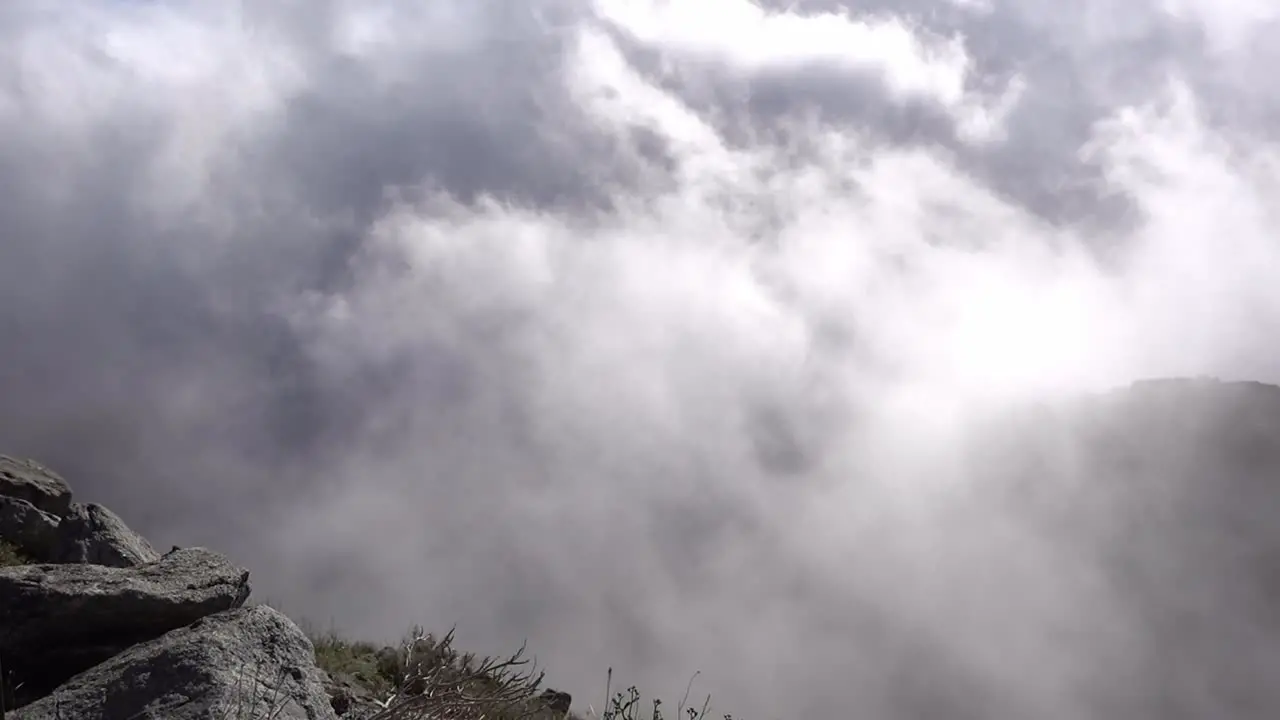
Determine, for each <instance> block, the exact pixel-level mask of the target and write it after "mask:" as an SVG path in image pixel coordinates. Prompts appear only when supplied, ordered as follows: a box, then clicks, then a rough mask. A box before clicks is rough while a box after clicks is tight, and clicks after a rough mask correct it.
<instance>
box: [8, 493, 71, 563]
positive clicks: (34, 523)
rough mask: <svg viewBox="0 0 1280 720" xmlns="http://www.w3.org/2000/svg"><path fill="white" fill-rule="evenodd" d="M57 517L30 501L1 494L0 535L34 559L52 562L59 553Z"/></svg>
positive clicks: (58, 523)
mask: <svg viewBox="0 0 1280 720" xmlns="http://www.w3.org/2000/svg"><path fill="white" fill-rule="evenodd" d="M59 525H60V522H59V520H58V518H57V517H55V516H53V515H50V514H49V513H47V512H45V511H43V510H41V509H40V508H38V507H36V506H35V505H32V504H31V503H30V502H29V501H27V500H23V499H21V498H16V497H8V496H5V495H0V539H4V540H5V541H7V542H9V543H11V544H12V545H14V546H16V547H17V548H18V550H20V551H21V552H22V554H23V555H26V556H27V557H28V558H31V559H32V560H34V561H36V562H52V561H53V560H54V559H55V558H56V556H57V554H58V545H59Z"/></svg>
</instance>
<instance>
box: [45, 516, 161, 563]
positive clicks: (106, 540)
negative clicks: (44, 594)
mask: <svg viewBox="0 0 1280 720" xmlns="http://www.w3.org/2000/svg"><path fill="white" fill-rule="evenodd" d="M58 534H59V538H58V551H57V553H58V554H57V558H56V562H62V563H90V564H93V565H108V566H111V567H133V566H135V565H142V564H145V563H149V562H154V561H156V560H159V559H160V554H159V553H157V552H156V551H155V549H154V548H152V547H151V543H149V542H147V540H146V538H144V537H142V536H141V535H139V534H138V533H136V532H134V531H133V530H130V529H129V526H128V525H125V524H124V521H123V520H121V519H120V516H118V515H116V514H115V513H113V512H111V511H110V510H108V509H107V508H105V507H103V506H101V505H98V504H97V503H89V504H88V505H81V504H79V503H71V508H70V510H69V511H68V512H67V515H66V516H65V517H64V518H63V520H62V525H61V527H60V528H59V533H58Z"/></svg>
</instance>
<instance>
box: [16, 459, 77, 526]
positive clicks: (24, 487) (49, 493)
mask: <svg viewBox="0 0 1280 720" xmlns="http://www.w3.org/2000/svg"><path fill="white" fill-rule="evenodd" d="M0 495H3V496H5V497H12V498H18V499H20V500H26V501H27V502H29V503H31V504H32V505H34V506H36V507H37V508H38V509H40V510H43V511H44V512H47V513H49V514H50V515H54V516H56V517H62V516H63V515H66V514H67V510H68V509H70V507H71V488H69V487H67V481H66V480H63V479H62V477H61V476H59V475H58V474H57V473H55V472H54V471H52V470H50V469H49V468H47V467H44V466H43V465H40V464H39V463H37V462H35V461H33V460H19V459H17V458H14V457H10V456H8V455H0Z"/></svg>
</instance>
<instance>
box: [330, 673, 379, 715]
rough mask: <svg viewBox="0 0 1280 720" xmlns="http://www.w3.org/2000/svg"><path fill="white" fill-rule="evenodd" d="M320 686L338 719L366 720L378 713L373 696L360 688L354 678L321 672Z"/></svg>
mask: <svg viewBox="0 0 1280 720" xmlns="http://www.w3.org/2000/svg"><path fill="white" fill-rule="evenodd" d="M321 675H322V686H323V687H324V691H325V694H326V695H328V697H329V705H330V706H331V707H332V708H333V711H334V712H335V713H337V715H338V716H339V717H342V718H348V719H354V718H367V717H369V716H371V715H374V714H376V713H377V712H378V710H379V709H380V707H379V706H378V704H377V703H376V702H375V700H374V697H373V695H372V694H371V693H370V692H369V691H368V690H366V689H365V688H364V687H362V686H361V684H360V683H359V682H357V681H356V680H355V678H353V677H351V676H349V675H347V674H345V673H326V672H323V671H321Z"/></svg>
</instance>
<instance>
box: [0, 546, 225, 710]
mask: <svg viewBox="0 0 1280 720" xmlns="http://www.w3.org/2000/svg"><path fill="white" fill-rule="evenodd" d="M248 596H249V572H248V571H247V570H244V569H243V568H239V567H236V566H234V565H232V564H231V563H230V562H228V561H227V559H226V558H225V557H223V556H222V555H220V554H218V553H215V552H212V551H210V550H205V549H203V548H191V549H187V550H178V551H176V552H173V553H170V554H168V555H165V556H164V557H163V558H161V559H159V560H157V561H155V562H152V563H147V564H145V565H139V566H137V567H131V568H116V567H106V566H102V565H25V566H18V567H10V568H0V657H2V658H3V659H4V663H5V669H6V672H12V673H13V674H14V685H15V686H19V685H20V686H21V695H22V696H21V697H19V698H17V700H18V701H19V703H21V702H23V701H24V699H30V698H37V697H41V696H43V695H44V694H46V693H48V692H49V691H51V690H52V689H53V688H54V687H56V686H58V685H59V684H61V683H62V682H63V681H65V680H66V679H67V678H69V677H71V676H72V675H75V674H76V673H79V672H81V671H84V670H86V669H88V668H90V667H92V666H94V665H96V664H98V663H100V662H102V661H104V660H106V659H108V658H110V657H112V656H113V655H116V654H117V653H120V652H121V651H123V650H125V649H126V648H129V647H130V646H133V645H136V644H138V643H142V642H146V641H148V640H152V639H154V638H156V637H159V636H160V635H163V634H164V633H166V632H168V631H170V630H173V629H175V628H179V627H182V626H185V625H188V624H189V623H191V622H193V621H195V620H198V619H199V618H202V617H205V616H207V615H210V614H212V613H216V612H220V611H223V610H228V609H231V608H236V607H239V606H241V605H242V604H243V603H244V601H245V599H246V598H248Z"/></svg>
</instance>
